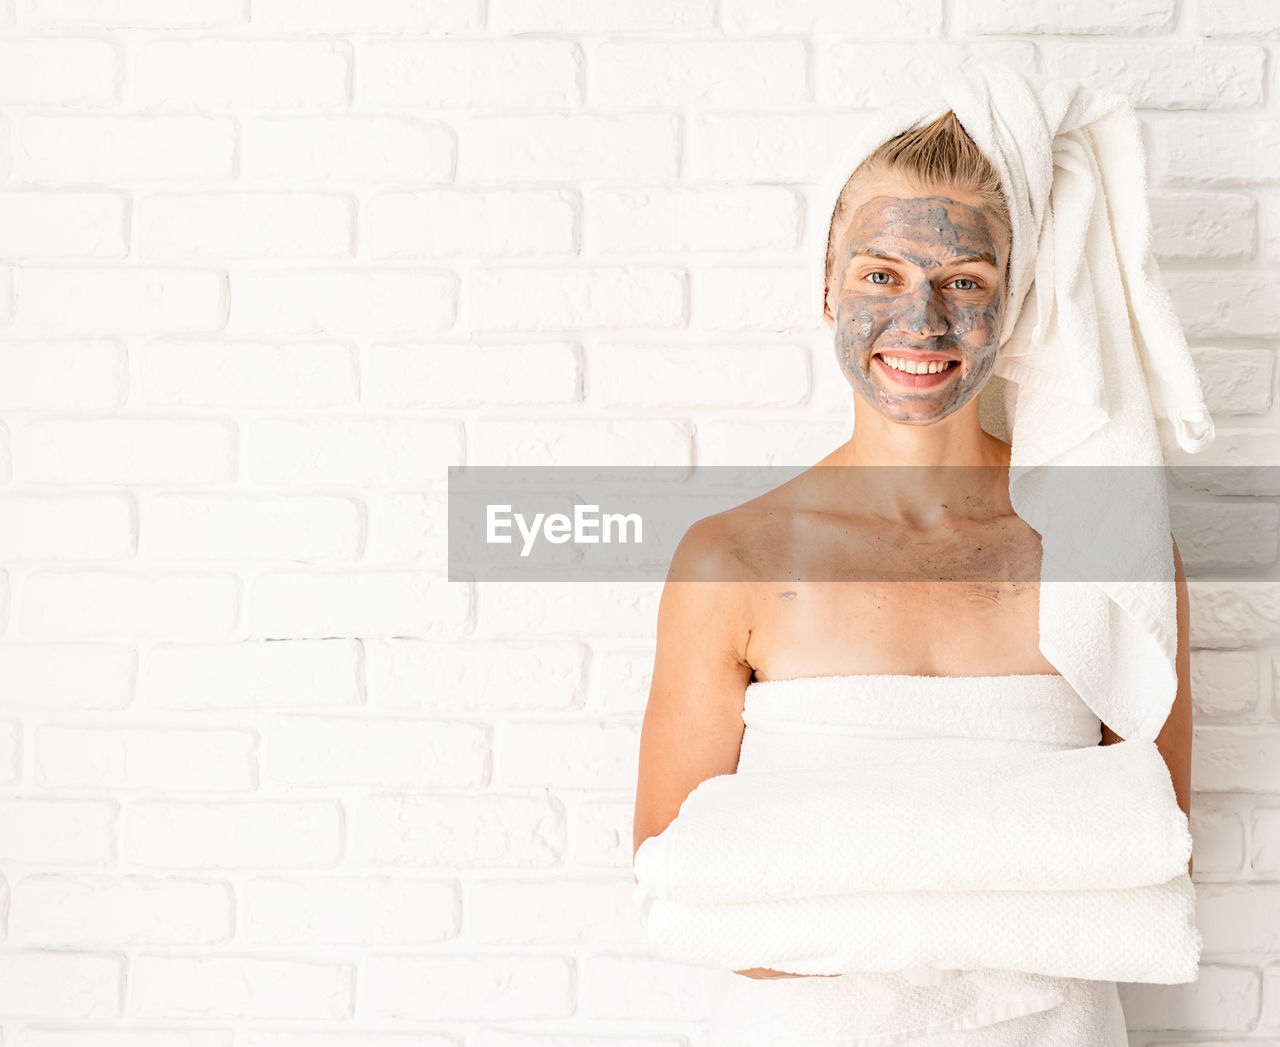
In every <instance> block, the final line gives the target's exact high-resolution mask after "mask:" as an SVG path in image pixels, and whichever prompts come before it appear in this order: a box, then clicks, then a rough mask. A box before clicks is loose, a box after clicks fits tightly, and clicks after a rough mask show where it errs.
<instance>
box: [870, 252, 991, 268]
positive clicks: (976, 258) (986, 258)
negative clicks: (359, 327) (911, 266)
mask: <svg viewBox="0 0 1280 1047" xmlns="http://www.w3.org/2000/svg"><path fill="white" fill-rule="evenodd" d="M854 258H879V259H882V260H883V261H886V262H899V263H902V264H907V263H906V260H905V259H903V258H899V257H898V256H897V255H893V254H889V253H888V252H886V251H858V252H857V253H856V254H854V255H853V256H852V257H851V258H850V259H849V261H850V262H852V261H853V259H854ZM963 262H984V263H986V264H987V265H989V266H991V268H992V269H994V268H996V260H995V258H993V257H992V256H991V255H989V254H965V255H959V256H958V257H956V258H951V259H948V260H947V261H945V262H943V263H942V264H943V265H944V266H945V265H960V264H961V263H963Z"/></svg>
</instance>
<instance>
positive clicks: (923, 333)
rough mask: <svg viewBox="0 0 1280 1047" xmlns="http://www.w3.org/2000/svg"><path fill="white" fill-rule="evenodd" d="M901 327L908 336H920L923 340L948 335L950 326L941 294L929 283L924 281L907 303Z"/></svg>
mask: <svg viewBox="0 0 1280 1047" xmlns="http://www.w3.org/2000/svg"><path fill="white" fill-rule="evenodd" d="M899 326H901V327H902V329H903V330H904V331H906V332H907V333H908V334H914V335H919V336H920V337H922V338H930V337H937V336H939V335H943V334H946V333H947V328H948V327H949V326H950V325H949V324H948V322H947V314H946V310H945V309H944V308H943V305H942V294H941V292H939V291H937V290H936V289H935V288H934V286H933V285H932V284H931V283H929V282H928V281H924V282H923V283H922V284H921V286H920V287H919V289H917V291H916V292H915V294H913V295H912V296H911V299H910V301H909V302H908V303H907V307H906V310H905V312H904V313H903V315H902V320H901V322H900V325H899Z"/></svg>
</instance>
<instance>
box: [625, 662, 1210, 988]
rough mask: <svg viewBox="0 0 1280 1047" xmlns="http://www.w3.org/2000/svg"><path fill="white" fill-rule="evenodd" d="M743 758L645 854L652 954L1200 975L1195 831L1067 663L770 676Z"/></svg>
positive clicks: (742, 965) (866, 967)
mask: <svg viewBox="0 0 1280 1047" xmlns="http://www.w3.org/2000/svg"><path fill="white" fill-rule="evenodd" d="M743 719H744V721H745V723H746V725H747V730H746V732H745V734H744V738H743V745H742V756H741V758H740V763H739V770H738V773H736V774H731V775H720V776H717V777H714V778H710V779H707V780H706V781H704V782H702V783H700V784H699V786H698V787H697V788H696V789H694V790H693V791H692V792H691V793H690V794H689V796H688V797H686V799H685V801H684V804H683V805H682V806H681V809H680V812H679V814H678V815H677V817H676V818H675V819H674V820H673V821H672V822H671V823H670V825H668V826H667V828H666V829H665V830H664V831H663V832H662V833H660V834H659V835H657V836H653V837H650V838H649V839H647V840H645V841H644V843H643V844H642V845H641V846H640V848H639V850H638V851H637V853H636V856H635V873H636V876H637V880H638V883H637V886H636V891H635V897H636V900H637V902H638V903H639V904H640V905H641V907H642V909H643V912H644V915H645V918H646V926H647V931H648V937H649V943H650V946H651V948H652V950H653V953H654V954H655V955H656V956H658V957H659V958H662V959H665V960H669V961H672V962H677V963H686V964H691V965H695V966H706V967H718V968H721V969H724V970H743V969H747V968H752V967H768V968H772V969H775V970H782V971H788V972H790V973H794V974H840V973H850V972H907V971H910V970H918V969H924V970H925V972H926V973H927V972H928V971H944V972H945V971H980V970H1003V971H1011V972H1023V973H1025V974H1028V975H1045V976H1054V977H1060V978H1078V979H1091V980H1112V981H1130V982H1155V983H1163V984H1175V983H1181V982H1188V981H1194V980H1195V978H1196V976H1197V970H1198V963H1199V957H1200V950H1201V937H1200V933H1199V931H1198V929H1197V928H1196V925H1195V889H1194V886H1193V884H1192V882H1191V879H1190V877H1189V876H1188V874H1187V861H1188V859H1189V857H1190V855H1191V844H1192V841H1191V835H1190V831H1189V828H1188V825H1187V819H1186V815H1185V814H1184V813H1183V812H1182V810H1181V808H1179V807H1178V805H1177V799H1176V795H1175V793H1174V789H1173V783H1172V780H1171V778H1170V775H1169V771H1168V768H1167V766H1166V764H1165V763H1164V759H1163V757H1162V756H1161V755H1160V752H1159V750H1158V749H1157V748H1156V746H1155V743H1154V742H1150V741H1138V740H1134V741H1123V742H1119V743H1116V744H1114V745H1108V746H1099V745H1097V740H1098V736H1099V729H1100V725H1099V723H1098V720H1097V718H1096V715H1094V714H1092V713H1091V711H1090V710H1089V709H1088V707H1087V706H1086V705H1085V704H1084V702H1083V700H1082V699H1081V698H1080V696H1079V695H1078V694H1077V693H1076V692H1075V691H1074V690H1073V689H1072V687H1071V686H1070V684H1069V683H1068V682H1067V681H1066V680H1065V679H1064V678H1063V677H1060V676H1056V675H1052V674H1044V675H1037V676H1026V677H1019V676H1005V677H907V676H865V677H857V676H847V677H813V678H807V679H797V680H782V681H772V682H767V683H753V684H751V685H750V686H749V687H748V689H747V701H746V707H745V708H744V712H743Z"/></svg>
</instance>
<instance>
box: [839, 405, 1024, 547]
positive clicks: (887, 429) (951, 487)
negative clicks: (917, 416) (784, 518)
mask: <svg viewBox="0 0 1280 1047" xmlns="http://www.w3.org/2000/svg"><path fill="white" fill-rule="evenodd" d="M969 406H970V407H972V410H970V409H968V408H966V409H964V410H961V411H957V412H955V413H954V414H952V415H950V416H948V417H947V418H944V419H940V420H939V421H937V422H935V423H933V424H931V425H908V424H904V423H901V422H894V421H890V420H888V419H886V418H885V417H884V416H883V415H880V414H877V413H876V412H875V411H872V410H862V411H861V412H860V413H859V414H858V416H857V420H856V424H855V426H854V432H853V435H852V436H851V437H850V438H849V439H848V440H847V441H845V443H844V444H842V445H841V446H840V447H838V448H836V450H834V451H832V452H831V454H829V455H828V456H827V457H826V458H825V459H823V461H822V462H821V463H819V464H821V465H849V466H875V467H876V468H864V469H860V470H859V471H858V473H857V474H856V486H857V500H858V508H859V512H861V513H866V514H868V515H871V516H876V517H879V518H881V519H884V520H886V521H888V522H891V523H895V524H904V525H907V526H911V527H920V528H927V527H933V526H938V525H941V524H945V523H946V521H947V520H949V519H955V518H957V517H982V516H986V515H989V514H990V513H991V512H992V511H995V512H1003V511H1006V509H1007V507H1008V484H1009V460H1010V451H1011V448H1010V446H1009V445H1008V444H1006V443H1004V442H1003V441H1001V440H998V439H996V438H995V437H994V436H991V435H990V434H988V433H987V432H985V431H984V430H983V429H982V427H981V426H980V425H979V424H978V414H977V404H976V402H975V403H973V404H971V405H969ZM855 410H856V409H855ZM849 480H850V481H854V477H853V476H850V477H849ZM842 485H844V484H843V481H842Z"/></svg>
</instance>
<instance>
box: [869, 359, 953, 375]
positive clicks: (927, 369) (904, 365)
mask: <svg viewBox="0 0 1280 1047" xmlns="http://www.w3.org/2000/svg"><path fill="white" fill-rule="evenodd" d="M880 359H881V360H883V361H884V362H885V363H887V364H888V365H889V366H890V367H892V368H893V369H894V370H895V371H906V372H907V374H937V373H938V372H939V371H941V370H942V369H943V368H945V367H947V366H949V365H950V363H951V361H950V360H933V361H931V362H929V363H916V362H915V361H914V360H903V359H901V358H900V357H897V356H885V355H883V354H881V356H880Z"/></svg>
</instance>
